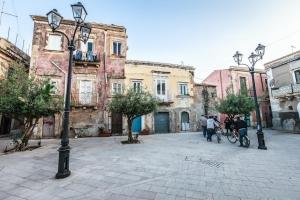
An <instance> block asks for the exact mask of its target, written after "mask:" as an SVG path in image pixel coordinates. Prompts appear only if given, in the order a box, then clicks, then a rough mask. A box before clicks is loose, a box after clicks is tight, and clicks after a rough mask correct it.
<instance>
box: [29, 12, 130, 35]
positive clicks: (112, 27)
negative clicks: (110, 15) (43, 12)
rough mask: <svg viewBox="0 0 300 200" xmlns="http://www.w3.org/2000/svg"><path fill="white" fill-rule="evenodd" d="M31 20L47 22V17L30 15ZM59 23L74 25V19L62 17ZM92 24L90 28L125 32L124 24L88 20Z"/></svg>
mask: <svg viewBox="0 0 300 200" xmlns="http://www.w3.org/2000/svg"><path fill="white" fill-rule="evenodd" d="M30 17H31V18H32V20H33V21H38V22H45V23H48V19H47V17H45V16H39V15H30ZM61 24H63V25H70V26H71V25H72V26H73V25H74V24H75V21H74V20H69V19H63V20H62V22H61ZM90 24H91V25H92V28H98V29H103V30H110V31H118V32H125V33H126V28H125V27H124V26H118V25H115V24H102V23H96V22H90Z"/></svg>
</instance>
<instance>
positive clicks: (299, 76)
mask: <svg viewBox="0 0 300 200" xmlns="http://www.w3.org/2000/svg"><path fill="white" fill-rule="evenodd" d="M295 80H296V83H297V84H300V70H297V71H295Z"/></svg>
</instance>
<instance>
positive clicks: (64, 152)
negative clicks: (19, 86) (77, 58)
mask: <svg viewBox="0 0 300 200" xmlns="http://www.w3.org/2000/svg"><path fill="white" fill-rule="evenodd" d="M71 7H72V10H73V16H74V20H75V29H74V32H73V34H72V36H71V38H69V37H68V36H67V35H66V34H65V33H64V32H61V31H58V30H57V29H58V28H59V26H60V24H61V22H62V19H63V17H62V16H61V15H60V14H59V13H58V12H57V10H56V9H53V10H51V11H50V12H49V13H47V18H48V23H49V26H50V27H51V29H52V31H53V32H56V33H59V34H62V35H63V36H65V37H66V39H67V42H68V49H69V66H68V75H67V76H68V77H67V87H66V91H65V94H66V99H65V106H64V118H63V133H62V138H61V146H60V148H59V149H58V152H59V159H58V171H57V173H56V178H65V177H68V176H69V175H70V174H71V171H70V170H69V159H70V146H69V136H68V135H69V114H70V98H71V81H72V64H73V60H72V56H73V51H74V50H75V41H74V40H75V35H76V32H77V30H78V28H79V27H80V32H81V34H80V36H79V38H78V39H77V40H82V41H83V42H84V43H86V42H87V40H88V38H89V35H90V33H91V26H90V25H89V24H87V23H84V20H85V17H86V15H87V12H86V10H85V8H84V6H83V5H82V4H81V3H80V2H78V3H77V4H73V5H71ZM77 40H76V41H77Z"/></svg>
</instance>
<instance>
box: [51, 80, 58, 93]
mask: <svg viewBox="0 0 300 200" xmlns="http://www.w3.org/2000/svg"><path fill="white" fill-rule="evenodd" d="M50 84H51V85H52V86H53V87H52V88H51V90H50V93H51V94H57V93H58V81H57V80H50Z"/></svg>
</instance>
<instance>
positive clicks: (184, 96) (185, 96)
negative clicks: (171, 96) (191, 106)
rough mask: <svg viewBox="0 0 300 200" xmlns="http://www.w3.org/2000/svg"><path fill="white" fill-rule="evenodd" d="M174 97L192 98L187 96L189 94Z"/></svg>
mask: <svg viewBox="0 0 300 200" xmlns="http://www.w3.org/2000/svg"><path fill="white" fill-rule="evenodd" d="M176 97H178V98H190V97H192V96H191V95H189V94H185V95H177V96H176Z"/></svg>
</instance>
